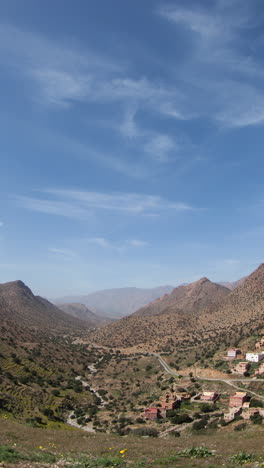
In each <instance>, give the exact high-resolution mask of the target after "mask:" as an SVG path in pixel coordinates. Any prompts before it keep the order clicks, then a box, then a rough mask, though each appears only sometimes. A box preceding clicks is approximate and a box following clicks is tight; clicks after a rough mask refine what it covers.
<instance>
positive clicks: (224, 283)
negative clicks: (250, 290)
mask: <svg viewBox="0 0 264 468" xmlns="http://www.w3.org/2000/svg"><path fill="white" fill-rule="evenodd" d="M246 279H247V276H244V277H243V278H240V279H239V280H237V281H233V282H228V281H221V282H220V283H218V284H221V285H222V286H225V287H226V288H228V289H231V291H233V289H236V288H237V287H238V286H240V285H241V284H243V283H244V282H245V280H246Z"/></svg>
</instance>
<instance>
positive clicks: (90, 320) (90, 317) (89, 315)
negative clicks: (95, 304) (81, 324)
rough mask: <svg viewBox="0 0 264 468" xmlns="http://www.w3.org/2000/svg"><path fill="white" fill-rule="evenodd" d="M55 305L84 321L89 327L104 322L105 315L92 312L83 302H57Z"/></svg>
mask: <svg viewBox="0 0 264 468" xmlns="http://www.w3.org/2000/svg"><path fill="white" fill-rule="evenodd" d="M57 307H58V308H59V309H61V310H63V312H65V313H66V314H69V315H71V316H73V317H76V318H78V319H80V320H83V321H85V322H86V323H87V324H88V325H89V326H91V327H96V326H97V325H99V324H101V323H104V322H106V319H105V317H100V316H99V315H96V314H94V312H92V311H91V310H90V309H88V307H86V305H84V304H78V303H73V304H57Z"/></svg>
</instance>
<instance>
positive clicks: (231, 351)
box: [227, 348, 240, 359]
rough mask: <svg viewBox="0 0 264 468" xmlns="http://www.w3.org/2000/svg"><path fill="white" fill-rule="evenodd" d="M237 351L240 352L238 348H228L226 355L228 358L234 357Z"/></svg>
mask: <svg viewBox="0 0 264 468" xmlns="http://www.w3.org/2000/svg"><path fill="white" fill-rule="evenodd" d="M239 353H240V351H239V349H236V348H230V349H229V350H228V351H227V357H228V359H235V358H236V357H237V355H238V354H239Z"/></svg>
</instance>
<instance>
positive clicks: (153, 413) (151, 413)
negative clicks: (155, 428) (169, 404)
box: [144, 408, 159, 421]
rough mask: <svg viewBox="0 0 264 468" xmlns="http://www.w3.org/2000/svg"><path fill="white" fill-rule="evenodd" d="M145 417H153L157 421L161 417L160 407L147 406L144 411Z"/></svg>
mask: <svg viewBox="0 0 264 468" xmlns="http://www.w3.org/2000/svg"><path fill="white" fill-rule="evenodd" d="M144 417H145V418H146V419H151V420H152V421H155V420H156V419H158V417H159V409H158V408H146V409H145V411H144Z"/></svg>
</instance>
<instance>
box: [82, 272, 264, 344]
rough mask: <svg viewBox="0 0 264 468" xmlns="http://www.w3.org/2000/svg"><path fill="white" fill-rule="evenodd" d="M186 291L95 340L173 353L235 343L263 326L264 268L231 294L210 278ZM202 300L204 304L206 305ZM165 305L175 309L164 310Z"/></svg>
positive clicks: (123, 321)
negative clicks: (179, 348)
mask: <svg viewBox="0 0 264 468" xmlns="http://www.w3.org/2000/svg"><path fill="white" fill-rule="evenodd" d="M183 288H184V289H182V287H181V289H180V288H176V290H174V291H175V292H174V294H171V295H170V296H169V297H167V298H166V297H165V298H162V299H160V301H157V304H156V302H155V303H154V304H151V305H150V306H149V307H147V308H144V309H143V310H142V309H141V310H140V311H138V312H137V313H135V314H133V315H131V316H129V317H125V318H123V319H121V320H119V321H117V322H115V323H113V324H111V325H108V326H106V327H103V328H102V329H101V330H100V331H98V332H95V333H93V334H92V335H91V336H90V338H91V339H94V340H95V341H96V342H98V343H101V344H102V345H106V346H118V347H130V346H135V345H137V346H141V347H144V348H145V349H151V350H168V349H170V348H172V347H175V346H180V347H192V346H199V344H201V343H202V344H203V345H206V343H207V342H208V343H209V342H210V343H211V342H217V341H221V340H222V341H223V340H224V339H226V340H227V342H228V341H229V344H230V343H232V342H234V340H235V339H236V337H239V336H240V335H241V334H243V333H245V334H246V333H249V332H250V331H252V332H253V331H254V330H255V329H256V328H258V327H260V326H263V319H264V265H260V267H259V268H258V269H257V270H256V271H255V272H253V273H252V274H251V275H249V277H248V278H247V279H246V280H245V282H244V283H243V284H242V285H241V286H238V287H237V288H236V289H235V290H234V291H231V292H229V293H228V291H227V292H226V290H225V289H218V288H216V287H215V285H213V283H211V284H210V282H209V281H208V280H206V279H205V278H202V279H201V280H199V281H198V282H195V283H192V284H191V285H188V286H184V287H183ZM209 292H210V293H211V294H210V293H209ZM173 297H175V302H174V303H173ZM197 298H200V299H202V300H201V301H200V305H198V304H199V301H197ZM160 303H161V304H162V307H160ZM164 303H166V305H167V304H168V303H169V304H168V306H167V307H165V308H163V304H164ZM179 305H181V307H180V306H179Z"/></svg>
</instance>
